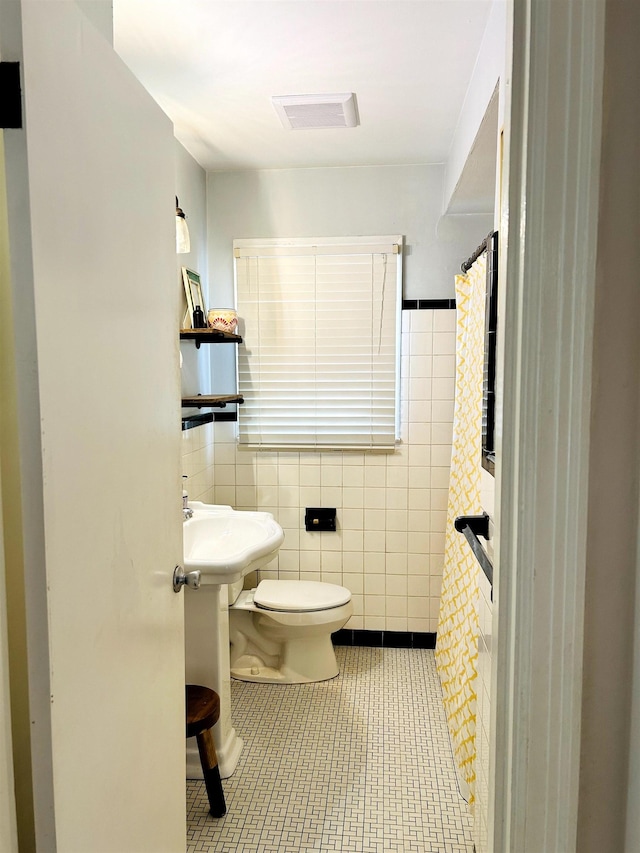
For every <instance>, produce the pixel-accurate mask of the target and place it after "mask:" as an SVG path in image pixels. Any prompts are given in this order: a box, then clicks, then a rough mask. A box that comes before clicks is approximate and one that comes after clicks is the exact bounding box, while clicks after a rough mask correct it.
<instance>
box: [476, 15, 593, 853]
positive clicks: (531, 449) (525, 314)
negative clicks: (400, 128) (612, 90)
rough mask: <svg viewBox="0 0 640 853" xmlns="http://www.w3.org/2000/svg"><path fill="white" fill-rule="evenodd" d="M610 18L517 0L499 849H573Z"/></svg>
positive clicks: (506, 227) (500, 596)
mask: <svg viewBox="0 0 640 853" xmlns="http://www.w3.org/2000/svg"><path fill="white" fill-rule="evenodd" d="M604 28H605V4H604V3H601V2H597V3H593V2H589V0H586V2H585V0H576V2H567V3H539V2H536V0H509V25H508V29H507V63H506V96H507V106H506V116H507V121H506V129H505V173H504V181H503V189H502V216H501V224H500V233H501V261H500V264H501V270H500V278H501V281H503V282H504V283H505V287H502V288H501V291H502V292H501V300H502V302H501V305H500V316H501V318H502V319H501V322H500V332H499V334H500V345H499V349H500V352H501V353H502V354H503V357H502V360H501V363H500V364H499V366H498V370H499V388H500V387H501V388H502V394H501V399H500V401H499V408H501V410H502V411H501V415H502V417H500V413H499V417H498V419H497V420H498V422H499V423H500V422H501V425H502V429H501V432H500V434H499V435H498V445H499V449H498V465H497V480H496V487H497V492H496V527H497V530H498V531H499V537H498V539H497V541H496V562H497V565H498V572H497V573H496V589H495V606H494V628H493V632H494V638H496V640H497V646H496V647H495V648H494V655H493V674H492V675H493V677H492V684H493V690H494V694H493V697H492V737H491V740H492V755H491V764H492V772H491V774H490V775H491V791H490V814H489V839H490V849H491V850H493V851H495V853H509V851H513V850H518V851H522V853H525V851H532V852H533V851H539V850H566V851H569V850H575V849H576V833H577V821H578V799H579V795H578V791H579V781H580V780H579V776H580V751H581V740H580V734H581V701H582V654H583V627H584V600H585V571H586V564H585V560H586V542H587V503H588V476H589V460H588V453H589V438H590V435H589V420H590V403H591V382H592V376H591V363H592V353H593V344H592V329H593V306H594V296H595V286H596V269H595V261H596V242H597V223H598V200H599V177H600V175H599V168H598V164H599V157H600V139H601V128H602V114H601V105H602V87H603V74H604ZM505 351H506V352H508V353H509V358H508V359H505V358H504V352H505Z"/></svg>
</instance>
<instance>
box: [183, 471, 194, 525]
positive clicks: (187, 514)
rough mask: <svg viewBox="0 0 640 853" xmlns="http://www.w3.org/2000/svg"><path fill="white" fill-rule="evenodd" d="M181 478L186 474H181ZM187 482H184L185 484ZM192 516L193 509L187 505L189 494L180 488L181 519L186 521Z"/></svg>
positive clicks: (184, 478)
mask: <svg viewBox="0 0 640 853" xmlns="http://www.w3.org/2000/svg"><path fill="white" fill-rule="evenodd" d="M182 479H183V480H186V479H187V475H186V474H183V475H182ZM186 485H187V484H186V483H185V486H186ZM192 516H193V510H192V509H191V507H190V506H189V495H188V494H187V493H186V491H185V489H183V490H182V520H183V521H187V520H188V519H190V518H191V517H192Z"/></svg>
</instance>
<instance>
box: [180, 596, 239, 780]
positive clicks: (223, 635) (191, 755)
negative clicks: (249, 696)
mask: <svg viewBox="0 0 640 853" xmlns="http://www.w3.org/2000/svg"><path fill="white" fill-rule="evenodd" d="M184 608H185V646H186V649H185V650H186V678H187V684H201V685H202V686H203V687H210V688H211V689H212V690H215V691H216V693H217V694H218V696H220V719H219V720H218V722H217V723H216V725H215V726H214V729H213V736H214V739H215V744H216V752H217V753H218V765H219V767H220V775H221V776H222V778H223V779H227V778H228V777H229V776H231V774H232V773H233V771H234V770H235V769H236V765H237V763H238V759H239V758H240V753H241V751H242V745H243V743H242V740H241V738H239V737H238V735H237V733H236V730H235V729H234V727H233V724H232V722H231V675H230V673H229V606H228V594H227V586H226V584H222V585H221V584H207V583H206V582H205V583H203V584H202V586H201V587H200V589H199V590H192V589H185V601H184ZM187 779H202V767H201V765H200V758H199V755H198V747H197V746H196V743H195V740H194V739H193V738H192V739H190V740H188V741H187Z"/></svg>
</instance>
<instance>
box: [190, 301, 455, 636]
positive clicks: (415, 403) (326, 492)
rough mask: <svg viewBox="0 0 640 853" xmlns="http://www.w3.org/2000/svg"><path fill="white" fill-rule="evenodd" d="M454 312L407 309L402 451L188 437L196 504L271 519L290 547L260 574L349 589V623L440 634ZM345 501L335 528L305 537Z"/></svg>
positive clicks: (222, 433)
mask: <svg viewBox="0 0 640 853" xmlns="http://www.w3.org/2000/svg"><path fill="white" fill-rule="evenodd" d="M454 329H455V311H453V310H437V311H433V310H421V311H419V310H416V311H405V312H403V334H402V424H401V429H402V440H403V442H402V444H401V446H400V447H399V449H398V451H397V452H396V453H394V454H372V453H357V452H344V453H343V452H337V451H335V452H327V453H320V452H318V453H295V452H290V453H276V452H252V451H247V450H238V448H237V445H236V424H235V423H218V424H215V425H213V424H207V425H206V426H203V427H199V428H197V429H193V430H188V431H185V432H184V433H183V473H185V474H187V475H188V478H189V479H188V483H187V488H188V491H189V495H190V497H192V498H194V499H201V500H205V501H214V502H215V503H222V504H231V505H232V506H235V507H237V508H239V509H259V510H266V511H268V512H272V513H273V514H274V516H275V517H276V518H277V519H278V521H279V522H280V523H281V524H282V526H283V528H284V531H285V542H284V545H283V547H282V548H281V550H280V554H279V558H278V560H277V561H275V562H273V563H272V564H270V565H269V566H268V567H267V569H266V570H264V571H261V572H260V577H261V578H263V577H281V578H287V579H302V580H323V581H328V582H331V583H339V584H344V586H346V587H348V588H349V589H350V590H351V592H352V593H353V596H354V615H353V617H352V618H351V620H350V622H349V624H348V625H347V627H348V628H355V629H360V628H362V629H366V630H388V631H405V632H406V631H408V632H435V631H436V629H437V620H438V608H439V603H440V586H441V582H442V566H443V559H444V557H443V554H444V528H445V520H446V508H447V498H448V486H449V466H450V460H451V435H452V418H453V387H454V372H455V357H454V353H455V331H454ZM306 506H335V507H336V508H337V516H338V531H337V532H336V533H308V532H306V531H305V530H304V508H305V507H306Z"/></svg>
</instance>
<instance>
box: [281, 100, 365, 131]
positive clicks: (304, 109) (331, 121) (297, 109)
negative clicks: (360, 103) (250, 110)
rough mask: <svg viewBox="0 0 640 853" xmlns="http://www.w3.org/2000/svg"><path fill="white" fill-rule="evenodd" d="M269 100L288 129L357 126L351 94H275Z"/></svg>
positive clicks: (356, 115) (354, 101)
mask: <svg viewBox="0 0 640 853" xmlns="http://www.w3.org/2000/svg"><path fill="white" fill-rule="evenodd" d="M271 100H272V101H273V106H274V107H275V108H276V112H277V113H278V115H279V116H280V121H281V122H282V124H283V125H284V126H285V127H286V128H287V130H313V129H318V128H324V127H356V125H357V124H358V113H357V110H356V96H355V95H354V94H353V92H347V93H346V94H342V95H275V96H274V97H273V98H272V99H271Z"/></svg>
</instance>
